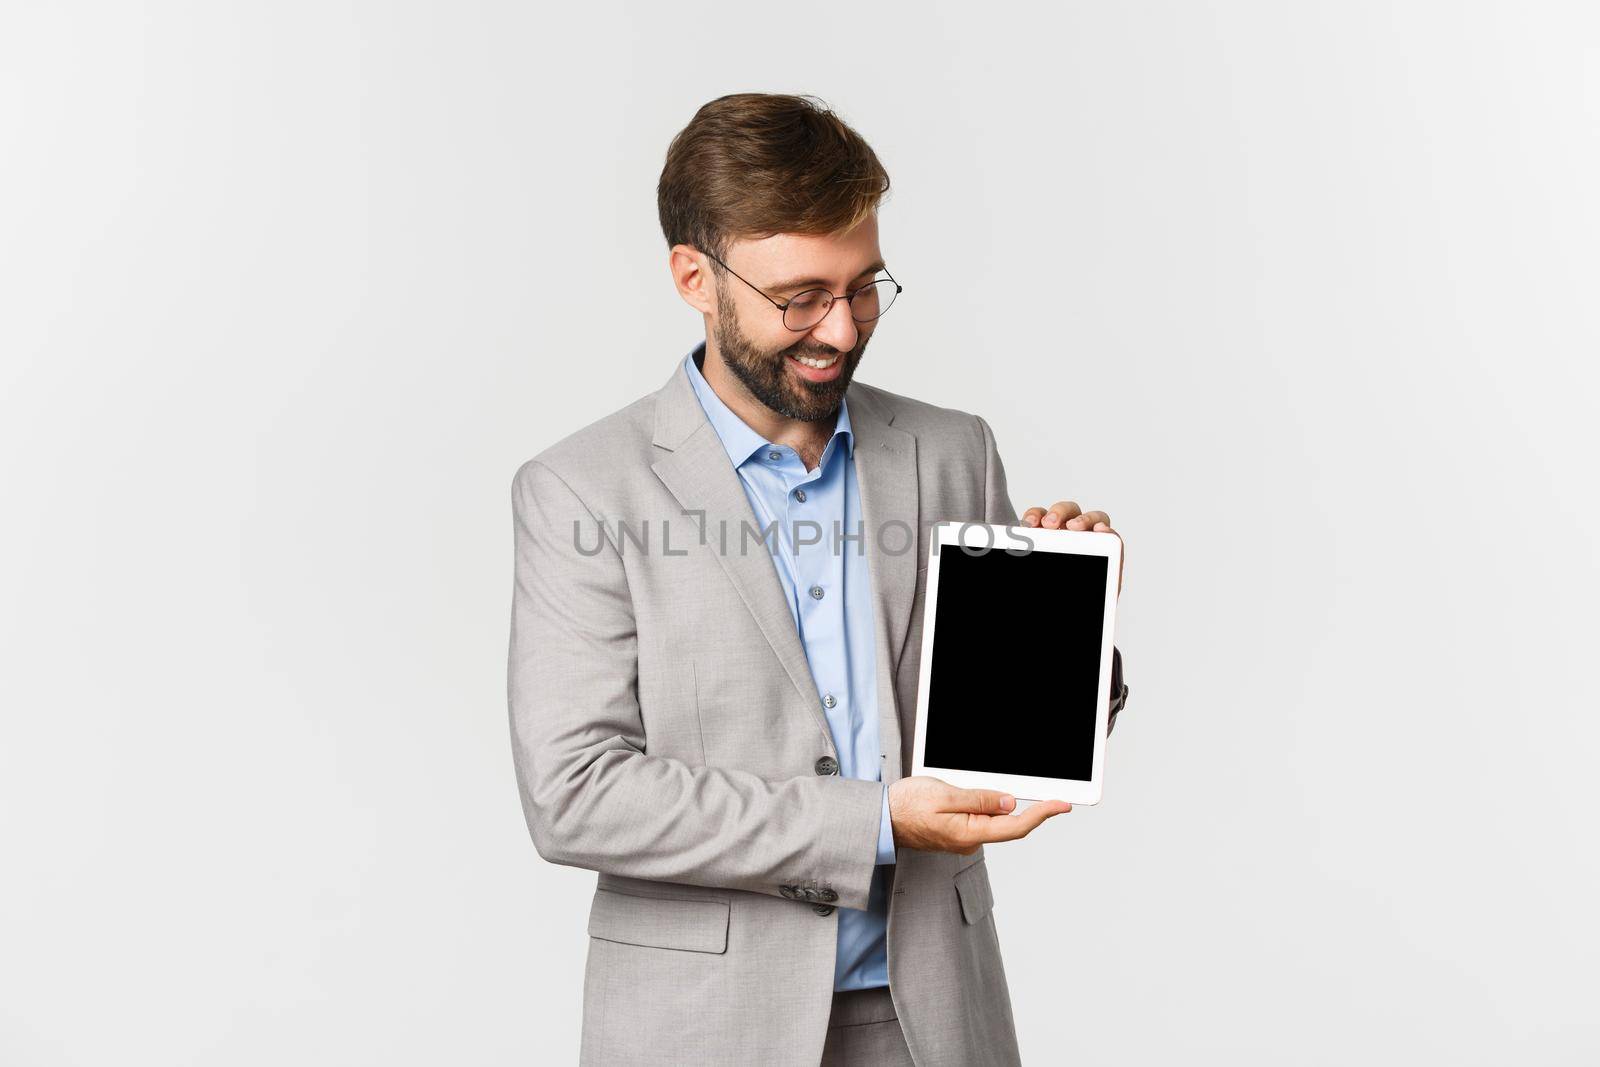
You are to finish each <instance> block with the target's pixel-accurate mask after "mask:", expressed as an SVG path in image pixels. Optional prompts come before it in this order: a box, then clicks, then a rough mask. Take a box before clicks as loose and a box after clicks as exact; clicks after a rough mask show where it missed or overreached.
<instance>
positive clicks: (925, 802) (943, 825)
mask: <svg viewBox="0 0 1600 1067" xmlns="http://www.w3.org/2000/svg"><path fill="white" fill-rule="evenodd" d="M1016 806H1017V801H1016V798H1015V797H1012V796H1011V795H1009V794H1007V793H1001V792H999V791H998V790H994V789H958V788H957V787H955V786H953V785H951V784H950V783H949V782H943V781H940V780H939V779H937V778H931V777H928V776H927V775H916V776H914V777H911V778H901V779H900V780H899V781H896V782H894V783H893V784H892V785H890V786H889V820H890V822H891V823H893V827H894V843H895V845H896V846H897V847H898V846H902V845H903V846H905V847H906V848H918V849H921V850H923V851H924V852H954V853H957V854H958V855H962V856H970V855H972V854H973V853H974V852H976V851H978V846H979V845H982V844H987V843H988V842H990V841H1014V840H1016V839H1017V838H1019V837H1026V836H1028V834H1029V833H1031V832H1032V831H1033V830H1034V829H1035V828H1036V827H1037V826H1038V825H1039V824H1040V823H1042V822H1044V821H1045V820H1046V819H1048V818H1049V817H1050V816H1052V815H1060V814H1062V813H1063V812H1068V811H1071V810H1072V805H1071V804H1068V803H1067V802H1066V801H1064V800H1041V801H1039V802H1038V803H1037V804H1035V805H1033V807H1031V808H1029V809H1028V810H1027V811H1025V812H1023V813H1022V814H1021V815H1007V814H1006V812H1008V811H1011V810H1012V809H1013V808H1015V807H1016Z"/></svg>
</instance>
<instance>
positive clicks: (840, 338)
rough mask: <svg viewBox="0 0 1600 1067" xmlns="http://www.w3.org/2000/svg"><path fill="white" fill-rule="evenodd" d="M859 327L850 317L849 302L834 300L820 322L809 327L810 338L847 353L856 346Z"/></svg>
mask: <svg viewBox="0 0 1600 1067" xmlns="http://www.w3.org/2000/svg"><path fill="white" fill-rule="evenodd" d="M859 325H860V324H859V323H857V322H856V320H855V319H854V318H852V317H851V316H850V301H848V300H835V301H834V302H833V305H832V306H831V307H829V308H828V313H827V314H826V315H824V316H822V321H821V322H819V323H817V324H816V325H815V326H813V327H811V336H813V337H815V338H816V339H817V340H819V341H821V342H823V343H824V344H828V345H832V346H833V347H834V348H837V349H838V350H839V351H840V352H848V351H850V350H851V349H852V348H854V347H855V346H856V338H857V335H858V334H859V333H860V330H859V329H858V327H859Z"/></svg>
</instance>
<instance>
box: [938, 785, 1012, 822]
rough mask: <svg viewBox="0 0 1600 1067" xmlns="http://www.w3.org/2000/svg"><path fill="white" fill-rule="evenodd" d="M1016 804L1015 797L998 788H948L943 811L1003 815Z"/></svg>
mask: <svg viewBox="0 0 1600 1067" xmlns="http://www.w3.org/2000/svg"><path fill="white" fill-rule="evenodd" d="M1016 806H1017V798H1016V797H1014V796H1012V795H1011V794H1010V793H1002V792H1001V791H1000V790H998V789H957V788H955V787H954V786H952V787H951V789H950V796H949V798H948V800H947V803H946V805H945V809H944V810H945V811H959V812H964V813H970V814H974V815H1004V814H1005V813H1006V812H1008V811H1011V810H1012V809H1013V808H1015V807H1016Z"/></svg>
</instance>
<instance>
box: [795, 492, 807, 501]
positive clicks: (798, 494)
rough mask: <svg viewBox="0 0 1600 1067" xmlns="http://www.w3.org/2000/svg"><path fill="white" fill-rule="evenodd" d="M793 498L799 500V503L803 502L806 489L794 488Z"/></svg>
mask: <svg viewBox="0 0 1600 1067" xmlns="http://www.w3.org/2000/svg"><path fill="white" fill-rule="evenodd" d="M794 498H795V499H796V500H798V501H800V503H802V504H804V503H805V502H806V491H805V490H804V489H796V490H795V491H794Z"/></svg>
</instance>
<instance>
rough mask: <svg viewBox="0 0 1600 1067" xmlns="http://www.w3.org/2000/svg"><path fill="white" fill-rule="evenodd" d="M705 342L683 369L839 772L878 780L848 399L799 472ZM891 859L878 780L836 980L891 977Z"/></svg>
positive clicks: (868, 600) (852, 985)
mask: <svg viewBox="0 0 1600 1067" xmlns="http://www.w3.org/2000/svg"><path fill="white" fill-rule="evenodd" d="M704 350H705V342H701V343H700V344H698V345H696V346H695V349H694V351H693V352H691V353H690V354H689V355H688V356H686V357H684V361H683V362H684V373H685V374H687V375H688V376H689V382H690V384H692V385H693V386H694V391H695V395H696V396H698V397H699V398H700V406H701V407H703V408H704V409H705V412H706V416H707V418H709V419H710V420H711V426H712V428H713V429H715V430H716V432H717V436H718V437H719V438H721V439H722V445H723V448H724V449H726V450H727V453H728V459H729V460H730V461H731V462H732V463H733V467H734V470H735V471H737V472H738V474H739V480H740V482H742V483H743V485H744V491H745V496H747V497H748V498H749V499H750V507H751V509H752V510H753V511H754V513H755V518H756V524H757V526H759V527H760V528H761V530H762V531H763V532H764V531H765V530H766V529H767V527H768V525H769V524H772V523H776V534H777V536H776V540H777V542H778V551H777V552H776V553H775V556H774V559H773V562H774V564H775V565H776V567H777V571H778V577H779V578H780V579H781V580H782V583H783V589H784V593H785V594H786V597H787V599H788V601H789V613H790V615H791V616H793V618H794V622H795V628H796V630H798V632H799V634H800V643H801V644H802V645H804V646H805V651H806V660H807V662H808V663H809V664H810V666H811V678H812V681H814V682H815V683H816V686H817V700H818V701H819V702H820V703H821V704H822V709H823V712H824V713H825V714H826V716H827V720H828V729H829V730H830V731H831V732H832V734H833V742H834V746H835V747H836V748H837V749H838V752H839V773H840V774H841V775H843V776H844V777H847V778H863V779H866V780H868V781H882V780H883V762H882V760H883V753H882V751H881V750H880V749H879V748H878V689H877V686H878V678H877V652H876V648H875V646H874V644H873V628H872V627H873V611H872V585H871V580H870V577H869V575H868V573H867V558H866V554H865V553H866V542H865V539H864V537H862V536H861V535H862V533H863V530H864V528H863V526H862V523H861V497H860V494H859V492H858V491H857V487H856V470H855V434H854V433H852V432H851V430H850V412H849V409H848V408H847V406H846V405H845V403H844V401H843V400H841V401H840V403H839V416H838V419H837V420H836V421H835V423H834V428H833V436H832V437H831V438H829V439H828V444H827V447H826V448H824V449H823V452H822V459H821V461H820V462H819V463H818V464H817V468H816V470H812V471H807V470H806V468H805V464H804V463H802V462H801V461H800V456H799V454H798V453H796V452H795V450H794V449H793V448H791V447H789V446H788V445H775V444H773V443H772V442H770V441H768V440H766V439H764V438H763V437H762V436H761V435H760V434H758V433H756V431H755V430H753V429H751V427H750V425H749V424H748V423H746V422H745V421H744V420H743V419H741V418H740V417H739V416H738V415H735V414H734V413H733V411H732V409H730V408H729V407H728V405H726V404H724V403H723V402H722V398H721V397H719V396H717V394H716V393H715V392H714V391H712V388H711V385H710V383H708V382H707V381H706V379H705V375H703V374H701V373H700V368H699V367H698V366H697V365H696V360H697V359H700V358H703V356H702V353H703V352H704ZM741 543H744V542H742V541H741ZM765 543H766V544H768V545H769V546H770V545H771V543H772V542H771V540H768V541H767V542H765ZM894 861H895V855H894V830H893V826H892V824H891V823H890V821H889V789H888V787H887V786H885V787H884V790H883V810H882V813H881V815H880V816H879V823H878V854H877V863H878V864H879V866H878V867H877V868H876V869H875V870H874V871H873V873H872V884H871V887H870V889H869V890H868V894H867V907H866V910H864V911H863V910H860V909H857V908H844V907H841V908H839V909H838V915H839V945H838V952H837V954H836V955H835V957H834V966H833V988H834V989H836V990H844V989H867V988H870V987H872V986H885V985H888V984H889V956H888V926H889V906H888V896H887V893H886V886H885V881H884V878H885V870H884V866H883V865H884V864H890V863H893V862H894Z"/></svg>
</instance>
